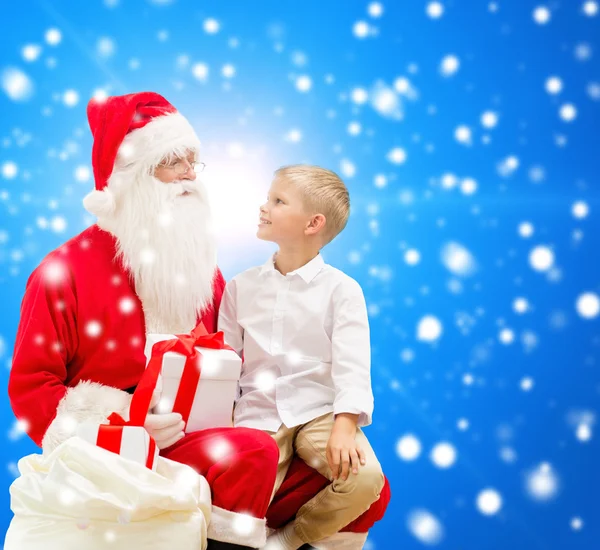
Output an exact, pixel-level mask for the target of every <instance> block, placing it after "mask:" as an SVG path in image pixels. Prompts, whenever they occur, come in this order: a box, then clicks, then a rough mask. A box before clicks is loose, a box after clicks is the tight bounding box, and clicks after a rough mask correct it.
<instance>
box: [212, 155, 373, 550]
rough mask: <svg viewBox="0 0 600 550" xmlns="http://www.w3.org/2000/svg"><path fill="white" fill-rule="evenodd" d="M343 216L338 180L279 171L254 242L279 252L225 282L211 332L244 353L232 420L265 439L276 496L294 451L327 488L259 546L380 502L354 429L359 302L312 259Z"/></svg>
mask: <svg viewBox="0 0 600 550" xmlns="http://www.w3.org/2000/svg"><path fill="white" fill-rule="evenodd" d="M349 210H350V200H349V195H348V190H347V189H346V186H345V185H344V183H343V182H342V180H341V179H340V178H339V177H338V176H337V175H336V174H335V173H333V172H331V171H329V170H325V169H323V168H319V167H315V166H306V165H296V166H288V167H284V168H281V169H279V170H277V171H276V172H275V177H274V179H273V182H272V184H271V188H270V190H269V195H268V198H267V202H266V203H265V204H264V205H263V206H262V207H261V208H260V223H259V226H258V232H257V236H258V238H260V239H263V240H266V241H271V242H274V243H276V244H277V245H278V247H279V249H278V251H277V252H276V254H275V255H274V256H273V257H272V258H270V259H269V261H268V262H267V263H266V264H265V265H263V266H260V267H254V268H251V269H249V270H247V271H245V272H243V273H241V274H239V275H237V276H236V277H234V278H233V280H232V281H231V282H230V283H229V284H228V285H227V287H226V289H225V293H224V295H223V301H222V302H221V307H220V314H219V330H222V331H223V332H224V333H225V341H226V342H227V343H228V344H229V345H230V346H231V347H233V348H234V349H235V350H236V351H237V352H238V353H240V354H241V353H242V352H243V356H244V365H243V368H242V375H241V378H240V393H241V395H240V397H239V399H238V401H237V403H236V407H235V411H234V424H235V425H236V426H245V427H253V428H258V429H261V430H264V431H266V432H269V433H271V434H272V435H273V437H274V439H275V441H276V442H277V445H278V447H279V466H278V472H277V480H276V482H275V491H277V489H278V488H279V486H280V484H281V483H282V481H283V479H284V477H285V474H286V472H287V468H288V467H289V465H290V461H291V459H292V456H293V454H294V453H296V454H298V456H300V458H302V459H303V460H304V461H305V462H306V463H307V464H309V465H310V466H312V467H313V468H315V469H316V470H318V471H319V472H320V473H321V474H322V475H324V476H325V477H327V478H329V479H330V480H332V481H333V483H331V484H330V485H329V486H327V487H326V488H325V489H323V490H322V491H321V492H320V493H318V494H317V495H316V496H315V497H314V498H313V499H311V500H310V501H309V502H307V503H306V504H305V505H304V506H303V507H302V508H300V510H299V511H298V514H297V515H296V519H295V520H294V521H293V522H291V523H290V524H288V525H287V526H285V527H284V528H282V529H280V530H279V531H276V532H275V533H274V534H273V535H271V537H269V540H268V543H267V548H277V549H278V550H279V549H281V550H288V549H289V550H295V549H297V548H300V547H301V546H302V545H303V544H304V543H310V542H314V541H318V540H321V539H323V538H325V537H328V536H330V535H333V534H334V533H337V532H338V531H339V530H340V529H341V528H342V527H344V526H345V525H346V524H348V523H349V522H350V521H352V520H353V519H355V518H356V517H358V516H359V515H360V514H362V513H363V512H364V511H365V510H367V509H368V508H369V506H370V505H371V504H372V503H373V502H375V501H376V500H377V499H378V497H379V493H380V491H381V489H382V487H383V483H384V478H383V473H382V471H381V466H380V465H379V462H378V460H377V458H376V457H375V454H374V452H373V449H372V448H371V446H370V444H369V442H368V441H367V438H366V437H365V435H364V433H363V432H362V431H361V430H360V428H359V427H360V426H366V425H368V424H370V422H371V414H372V412H373V394H372V391H371V377H370V344H369V324H368V318H367V310H366V305H365V299H364V296H363V293H362V290H361V288H360V286H359V285H358V283H357V282H356V281H354V280H353V279H351V278H350V277H349V276H347V275H345V274H344V273H342V272H341V271H339V270H337V269H335V268H333V267H331V266H329V265H327V264H325V263H324V261H323V258H322V257H321V255H320V253H319V251H320V250H321V248H322V247H323V246H325V245H326V244H328V243H329V242H331V240H332V239H333V238H334V237H335V236H337V235H338V234H339V233H340V231H342V229H343V228H344V227H345V225H346V222H347V220H348V215H349Z"/></svg>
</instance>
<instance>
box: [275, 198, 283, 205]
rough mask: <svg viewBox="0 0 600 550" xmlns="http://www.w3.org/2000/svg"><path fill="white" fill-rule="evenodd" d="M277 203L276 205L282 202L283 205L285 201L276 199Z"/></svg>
mask: <svg viewBox="0 0 600 550" xmlns="http://www.w3.org/2000/svg"><path fill="white" fill-rule="evenodd" d="M275 202H276V203H279V202H280V203H281V204H283V201H282V200H281V199H275Z"/></svg>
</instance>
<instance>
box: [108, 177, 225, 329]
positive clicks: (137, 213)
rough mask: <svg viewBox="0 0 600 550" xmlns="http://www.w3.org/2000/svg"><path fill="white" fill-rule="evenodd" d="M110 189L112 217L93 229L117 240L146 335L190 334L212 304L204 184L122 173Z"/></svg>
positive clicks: (211, 243)
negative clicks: (140, 312)
mask: <svg viewBox="0 0 600 550" xmlns="http://www.w3.org/2000/svg"><path fill="white" fill-rule="evenodd" d="M110 186H111V188H112V189H113V190H114V191H113V192H114V193H115V196H116V205H117V208H116V212H115V214H113V215H112V216H111V217H110V219H99V220H98V225H100V227H102V228H103V229H106V230H107V231H109V232H110V233H112V234H113V235H114V236H115V237H116V238H117V243H118V248H117V252H118V255H117V257H118V259H120V260H121V261H122V262H123V265H124V267H125V268H126V269H127V270H128V271H129V272H130V274H131V276H132V277H133V280H134V283H135V290H136V293H137V295H138V296H139V298H140V300H141V302H142V307H143V309H144V316H145V319H146V333H167V334H181V333H186V332H189V331H190V330H192V329H193V328H194V327H195V326H196V324H197V317H199V316H200V315H201V313H202V311H203V310H204V309H205V308H206V307H207V306H209V305H211V304H212V298H213V279H214V275H215V269H216V244H215V238H214V235H213V233H212V224H211V219H210V208H209V205H208V198H207V195H206V191H205V189H204V186H203V184H202V183H201V182H199V181H195V182H191V181H183V182H177V183H163V182H161V181H160V180H158V179H156V178H154V177H153V176H148V175H141V176H140V175H134V174H131V173H126V172H122V173H117V174H113V175H112V176H111V182H110ZM185 191H187V192H189V193H190V194H189V195H185V196H183V195H182V194H183V193H184V192H185Z"/></svg>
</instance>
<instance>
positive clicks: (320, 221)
mask: <svg viewBox="0 0 600 550" xmlns="http://www.w3.org/2000/svg"><path fill="white" fill-rule="evenodd" d="M326 224H327V220H326V218H325V216H323V214H315V215H314V216H312V217H311V218H310V221H309V222H308V224H307V226H306V229H305V230H304V233H305V234H306V235H316V234H317V233H319V232H320V231H323V229H324V228H325V225H326Z"/></svg>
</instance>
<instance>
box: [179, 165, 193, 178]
mask: <svg viewBox="0 0 600 550" xmlns="http://www.w3.org/2000/svg"><path fill="white" fill-rule="evenodd" d="M181 179H183V180H190V181H194V180H195V179H196V171H195V170H194V168H193V167H192V166H190V167H189V168H188V169H187V172H185V173H184V174H182V175H181Z"/></svg>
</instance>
